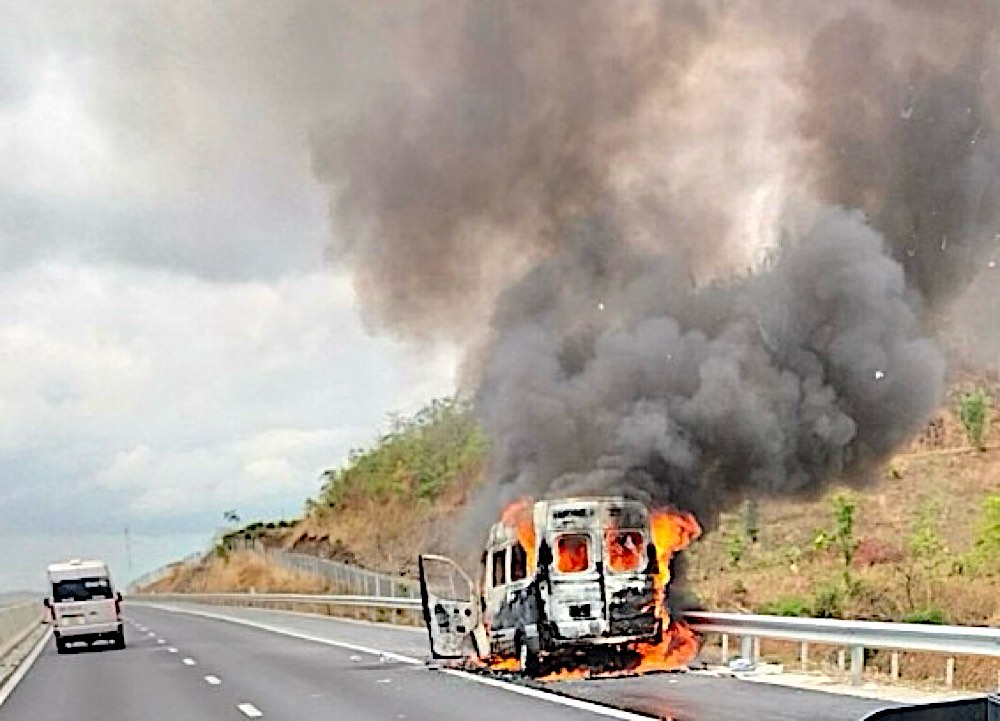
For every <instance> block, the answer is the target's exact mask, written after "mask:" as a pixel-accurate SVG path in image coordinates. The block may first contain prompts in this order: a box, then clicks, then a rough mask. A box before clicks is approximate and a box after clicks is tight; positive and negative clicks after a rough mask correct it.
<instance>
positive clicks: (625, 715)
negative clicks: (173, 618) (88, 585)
mask: <svg viewBox="0 0 1000 721" xmlns="http://www.w3.org/2000/svg"><path fill="white" fill-rule="evenodd" d="M146 605H148V606H149V607H150V608H155V609H158V610H160V611H167V612H168V613H183V614H188V615H190V616H201V617H203V618H210V619H213V620H216V621H227V622H229V623H233V624H236V625H237V626H247V627H249V628H256V629H259V630H261V631H268V632H270V633H276V634H279V635H281V636H288V637H290V638H297V639H300V640H302V641H312V642H313V643H321V644H324V645H326V646H336V647H338V648H345V649H348V650H350V651H358V652H359V653H367V654H369V655H372V656H378V657H379V658H384V659H391V660H393V661H399V662H401V663H408V664H413V665H417V666H419V665H422V664H423V661H421V660H420V659H416V658H412V657H410V656H403V655H402V654H398V653H390V652H388V651H379V650H378V649H374V648H369V647H367V646H359V645H357V644H353V643H345V642H343V641H334V640H333V639H330V638H323V637H321V636H311V635H309V634H306V633H300V632H298V631H290V630H288V629H284V628H280V627H278V626H271V625H269V624H266V623H258V622H257V621H249V620H247V619H244V618H237V617H234V616H225V615H223V614H220V613H211V612H209V611H198V610H194V609H187V608H178V607H176V606H161V605H159V604H146ZM439 672H440V673H446V674H448V675H450V676H457V677H458V678H461V679H465V680H466V681H471V682H473V683H481V684H483V685H484V686H492V687H494V688H499V689H503V690H505V691H509V692H510V693H516V694H518V695H520V696H528V697H529V698H534V699H538V700H539V701H548V702H549V703H554V704H559V705H560V706H568V707H569V708H573V709H577V710H579V711H589V712H590V713H592V714H595V715H597V716H606V717H608V718H615V719H622V721H649V720H650V718H652V717H650V716H647V715H645V714H639V713H633V712H631V711H623V710H621V709H617V708H612V707H611V706H602V705H601V704H597V703H592V702H590V701H583V700H581V699H576V698H571V697H569V696H560V695H557V694H554V693H551V692H549V691H540V690H538V689H535V688H530V687H528V686H519V685H517V684H513V683H508V682H507V681H501V680H499V679H495V678H490V677H489V676H479V675H477V674H474V673H469V672H468V671H459V670H457V669H445V668H442V669H440V670H439Z"/></svg>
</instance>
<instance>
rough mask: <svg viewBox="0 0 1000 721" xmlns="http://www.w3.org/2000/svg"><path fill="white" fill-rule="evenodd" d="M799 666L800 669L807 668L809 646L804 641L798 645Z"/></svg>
mask: <svg viewBox="0 0 1000 721" xmlns="http://www.w3.org/2000/svg"><path fill="white" fill-rule="evenodd" d="M799 664H800V665H801V666H802V668H807V667H808V666H809V644H808V643H806V642H805V641H803V642H802V643H800V644H799Z"/></svg>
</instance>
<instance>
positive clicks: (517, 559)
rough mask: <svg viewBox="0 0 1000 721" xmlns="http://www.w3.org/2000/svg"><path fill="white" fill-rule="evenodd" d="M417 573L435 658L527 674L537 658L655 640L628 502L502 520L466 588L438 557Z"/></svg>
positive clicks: (645, 515) (645, 564)
mask: <svg viewBox="0 0 1000 721" xmlns="http://www.w3.org/2000/svg"><path fill="white" fill-rule="evenodd" d="M420 569H421V590H422V596H423V601H424V618H425V620H426V621H427V625H428V630H429V633H430V640H431V651H432V654H433V655H434V656H435V657H438V658H455V657H460V656H462V655H464V654H468V653H470V652H471V651H472V650H474V651H475V652H476V653H477V654H478V655H479V656H480V657H483V658H486V657H494V658H495V657H513V658H516V659H518V661H519V663H520V667H521V669H522V670H523V671H525V672H527V673H535V672H537V671H538V669H539V668H540V664H541V661H542V660H543V659H545V658H550V657H554V656H559V655H563V654H568V653H569V652H572V651H575V650H586V649H592V648H594V647H597V646H627V645H630V644H635V643H639V642H651V643H655V642H658V641H659V639H660V636H661V634H662V632H663V627H662V624H663V620H662V618H661V614H660V613H659V612H658V608H657V592H658V591H657V588H656V583H657V577H658V571H659V569H658V568H657V554H656V549H655V547H654V545H653V540H652V538H651V534H650V523H649V510H648V508H647V507H646V506H645V505H644V504H642V503H640V502H638V501H632V500H626V499H622V498H604V497H601V498H568V499H559V500H548V501H539V502H537V503H534V504H533V505H525V506H524V507H523V508H521V509H520V510H519V512H517V513H514V514H508V513H505V515H504V518H503V520H502V521H501V522H499V523H497V524H494V526H493V527H492V528H491V529H490V534H489V537H488V539H487V544H486V550H485V552H484V553H483V557H482V567H481V569H480V577H479V583H478V584H476V585H475V586H474V585H473V584H472V583H471V582H470V581H468V577H467V576H464V574H462V573H461V571H460V570H459V569H458V567H457V566H456V565H455V564H454V563H452V562H451V561H449V560H448V559H445V558H442V557H440V556H422V557H421V559H420ZM445 577H447V578H448V581H447V582H442V579H443V578H445ZM462 577H464V578H465V582H464V584H463V583H462V582H459V583H456V578H459V579H461V578H462ZM459 636H462V637H464V638H459Z"/></svg>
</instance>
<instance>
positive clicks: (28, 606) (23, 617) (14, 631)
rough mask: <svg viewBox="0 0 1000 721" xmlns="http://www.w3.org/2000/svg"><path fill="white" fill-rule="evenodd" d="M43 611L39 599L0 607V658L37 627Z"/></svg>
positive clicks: (43, 608)
mask: <svg viewBox="0 0 1000 721" xmlns="http://www.w3.org/2000/svg"><path fill="white" fill-rule="evenodd" d="M44 611H45V607H44V606H42V603H41V601H27V602H25V603H18V604H16V605H13V606H7V607H6V608H0V659H2V658H3V657H4V656H6V655H7V654H8V653H9V652H10V650H11V649H12V648H14V647H15V646H17V645H18V644H19V643H21V641H23V640H24V639H25V638H26V637H27V636H28V634H30V633H31V632H32V631H34V630H35V629H36V628H38V624H40V623H41V622H42V618H43V616H44Z"/></svg>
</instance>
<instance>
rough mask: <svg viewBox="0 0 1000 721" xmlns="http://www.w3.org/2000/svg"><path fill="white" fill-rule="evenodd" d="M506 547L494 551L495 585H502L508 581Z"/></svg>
mask: <svg viewBox="0 0 1000 721" xmlns="http://www.w3.org/2000/svg"><path fill="white" fill-rule="evenodd" d="M506 555H507V554H506V549H500V550H499V551H494V552H493V585H494V586H502V585H503V584H505V583H507V564H506V563H505V561H506V560H507V559H506Z"/></svg>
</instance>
